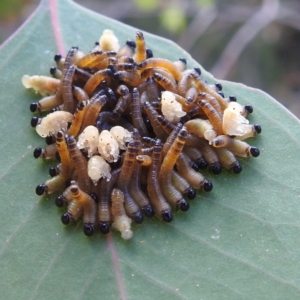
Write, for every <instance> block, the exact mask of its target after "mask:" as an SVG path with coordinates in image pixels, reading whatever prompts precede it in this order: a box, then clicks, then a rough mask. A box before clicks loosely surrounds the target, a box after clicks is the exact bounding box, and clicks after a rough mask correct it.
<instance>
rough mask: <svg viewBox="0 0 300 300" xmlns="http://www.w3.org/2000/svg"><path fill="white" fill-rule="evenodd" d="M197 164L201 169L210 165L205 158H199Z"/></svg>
mask: <svg viewBox="0 0 300 300" xmlns="http://www.w3.org/2000/svg"><path fill="white" fill-rule="evenodd" d="M197 164H198V167H199V169H201V170H204V169H206V168H207V166H208V164H207V162H206V160H205V159H204V158H201V159H199V160H198V161H197Z"/></svg>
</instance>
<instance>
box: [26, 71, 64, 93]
mask: <svg viewBox="0 0 300 300" xmlns="http://www.w3.org/2000/svg"><path fill="white" fill-rule="evenodd" d="M59 83H60V80H59V79H57V78H53V77H48V76H39V75H33V76H29V75H24V76H23V77H22V84H23V85H24V86H25V87H26V88H27V89H29V88H32V89H34V90H35V91H36V92H37V93H40V94H41V95H42V96H46V95H49V94H54V93H55V92H56V90H57V87H58V85H59Z"/></svg>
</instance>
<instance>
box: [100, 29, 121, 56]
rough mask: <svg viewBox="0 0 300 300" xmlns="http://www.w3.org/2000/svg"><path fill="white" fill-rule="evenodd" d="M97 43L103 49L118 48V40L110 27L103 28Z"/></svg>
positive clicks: (117, 49)
mask: <svg viewBox="0 0 300 300" xmlns="http://www.w3.org/2000/svg"><path fill="white" fill-rule="evenodd" d="M99 45H100V48H101V50H103V51H116V52H118V51H119V49H120V45H119V40H118V38H117V37H116V36H115V34H114V32H113V31H112V30H110V29H105V30H103V33H102V35H101V37H100V40H99Z"/></svg>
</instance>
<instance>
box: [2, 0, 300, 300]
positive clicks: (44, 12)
mask: <svg viewBox="0 0 300 300" xmlns="http://www.w3.org/2000/svg"><path fill="white" fill-rule="evenodd" d="M119 9H122V8H121V7H120V8H119ZM55 16H57V19H56V18H55ZM106 28H109V29H112V30H113V31H114V32H115V34H116V35H117V37H118V38H119V40H120V44H123V43H124V42H125V41H126V40H127V39H128V38H131V39H134V36H135V32H136V29H135V28H131V27H129V26H126V25H124V24H121V23H119V22H117V21H115V20H111V19H109V18H106V17H104V16H101V15H98V14H95V13H93V12H92V11H89V10H86V9H84V8H82V7H80V6H78V5H76V4H74V3H73V2H71V1H69V0H68V1H57V2H56V1H43V2H42V3H41V4H40V6H39V7H38V9H37V10H36V11H35V12H34V14H33V15H32V16H31V17H30V19H29V20H28V21H27V22H26V24H25V25H24V26H22V28H20V30H18V32H17V33H16V34H15V35H14V36H12V37H11V38H10V39H9V40H8V41H7V42H6V43H5V44H4V45H3V46H2V47H1V49H0V70H1V73H0V76H1V79H0V90H1V94H0V98H1V111H0V124H1V128H2V130H1V135H0V148H1V153H2V159H1V169H0V179H1V180H0V190H1V196H0V204H1V209H0V228H1V231H0V270H1V272H0V286H1V299H7V300H10V299H118V298H120V299H209V300H212V299H217V300H220V299H231V300H234V299H237V300H241V299H299V292H300V271H299V270H300V234H299V231H298V230H299V225H300V222H299V216H300V205H299V200H300V190H299V186H300V182H299V181H300V180H299V179H300V177H299V175H298V171H299V169H300V162H299V161H300V160H299V150H300V138H299V137H300V126H299V120H298V119H296V118H295V117H294V116H293V115H292V114H291V113H290V112H288V111H287V110H286V109H285V108H284V107H282V106H281V105H280V104H279V103H278V102H276V101H275V100H274V99H273V98H271V97H270V96H268V95H267V94H265V93H264V92H262V91H259V90H256V89H253V88H249V87H247V86H244V85H242V84H239V83H231V82H225V81H221V83H222V85H223V89H224V92H225V95H235V96H236V97H237V98H238V101H239V102H241V103H244V104H251V105H253V107H254V112H253V114H252V115H251V116H250V118H249V119H250V122H251V123H258V124H261V126H262V133H261V134H260V135H259V136H258V137H257V138H255V139H252V140H249V143H250V144H252V145H254V146H257V147H258V148H259V149H260V150H261V155H260V156H259V157H258V158H251V159H243V160H241V162H242V166H243V171H242V173H241V174H239V175H233V174H231V173H228V172H226V171H225V172H223V173H222V174H221V175H218V176H212V175H210V174H208V173H205V176H207V177H208V178H209V179H210V180H211V181H212V182H213V184H214V189H213V191H212V192H210V193H201V194H199V195H198V196H197V198H196V199H195V200H193V201H191V207H190V210H189V211H188V212H186V213H182V212H178V213H174V221H173V222H172V223H170V224H166V223H164V222H161V221H159V220H158V219H157V218H153V219H150V220H149V219H147V220H146V221H145V222H144V223H143V224H142V225H134V226H133V231H134V237H133V239H132V240H129V241H124V240H122V239H121V238H120V236H119V234H118V233H117V232H114V233H113V234H112V235H109V236H108V237H105V236H103V235H101V234H100V233H99V234H96V235H95V236H93V237H92V238H87V237H86V236H85V235H84V234H83V233H82V224H81V223H78V224H77V225H76V224H74V225H70V226H63V225H62V224H61V222H60V216H61V214H62V213H63V210H62V209H58V208H56V206H55V205H54V199H55V197H54V196H49V197H41V198H40V197H38V196H37V195H36V194H35V187H36V186H37V185H38V184H40V183H42V182H44V181H45V180H46V179H47V178H48V174H47V170H48V168H49V166H50V165H53V164H54V162H44V161H43V160H35V159H34V158H33V155H32V152H33V149H34V148H35V147H38V146H43V145H44V141H43V140H42V139H41V138H40V137H38V136H37V134H36V133H35V131H34V130H33V129H32V128H31V127H30V119H31V117H32V114H31V113H30V111H29V105H30V103H31V102H34V101H36V100H37V99H39V98H40V96H38V95H36V94H35V93H34V92H33V91H29V90H26V89H25V88H24V87H23V86H22V84H21V77H22V76H23V75H24V74H29V75H35V74H38V75H48V74H49V68H50V67H51V66H53V65H54V61H53V56H54V54H55V53H57V51H58V46H57V41H59V39H61V41H62V45H61V46H60V48H61V49H60V51H61V50H62V47H63V48H64V49H65V51H67V50H68V49H69V48H70V47H71V46H79V47H80V49H81V50H83V51H85V52H87V51H89V50H90V49H91V48H92V47H93V45H94V42H95V41H97V40H98V39H99V36H100V35H101V33H102V31H103V30H104V29H106ZM56 30H57V31H56ZM55 32H57V35H56V36H55V34H54V33H55ZM145 39H146V42H147V45H148V47H150V48H151V49H152V50H153V52H154V55H155V57H163V58H168V59H170V60H177V59H178V58H179V57H185V58H187V60H188V67H195V66H199V65H198V63H197V62H195V61H194V60H193V59H192V58H191V57H190V56H189V54H188V53H186V52H185V51H184V50H182V49H181V48H179V47H178V46H176V45H175V44H174V43H172V42H170V41H168V40H165V39H162V38H160V37H157V36H153V35H151V34H148V33H145ZM203 46H205V45H203ZM202 71H203V72H202V73H203V76H204V77H205V78H206V79H207V80H208V81H209V82H214V78H213V77H212V76H211V75H210V74H208V73H207V72H205V71H204V70H202ZM245 72H247V70H245Z"/></svg>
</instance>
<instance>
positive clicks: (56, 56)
mask: <svg viewBox="0 0 300 300" xmlns="http://www.w3.org/2000/svg"><path fill="white" fill-rule="evenodd" d="M61 59H62V56H61V54H55V55H54V61H56V62H59V61H60V60H61Z"/></svg>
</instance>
